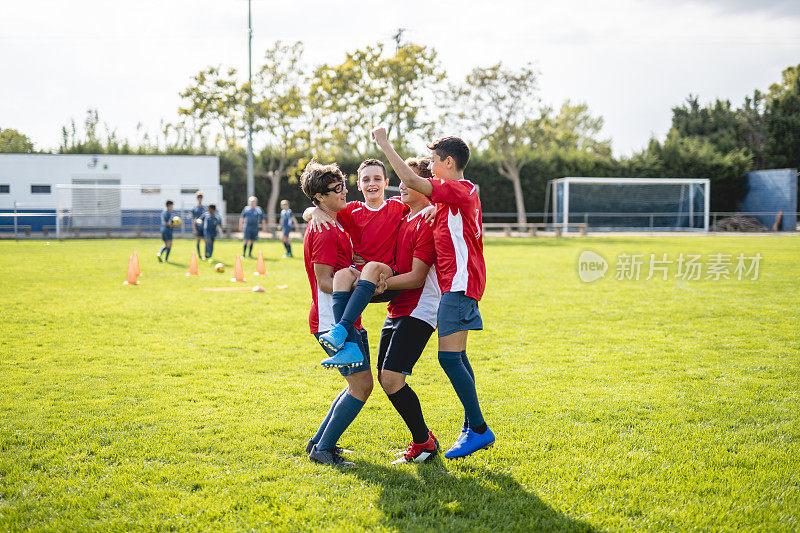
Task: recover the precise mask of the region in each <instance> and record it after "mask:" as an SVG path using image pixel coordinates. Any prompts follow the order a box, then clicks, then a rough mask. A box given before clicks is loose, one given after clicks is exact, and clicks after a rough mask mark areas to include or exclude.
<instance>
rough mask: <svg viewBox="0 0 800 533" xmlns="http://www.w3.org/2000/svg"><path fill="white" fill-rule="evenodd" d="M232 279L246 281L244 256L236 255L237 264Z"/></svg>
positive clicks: (234, 266)
mask: <svg viewBox="0 0 800 533" xmlns="http://www.w3.org/2000/svg"><path fill="white" fill-rule="evenodd" d="M231 281H245V279H244V269H242V256H241V255H237V256H236V264H234V265H233V277H232V278H231Z"/></svg>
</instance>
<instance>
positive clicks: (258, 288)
mask: <svg viewBox="0 0 800 533" xmlns="http://www.w3.org/2000/svg"><path fill="white" fill-rule="evenodd" d="M266 290H267V289H265V288H264V287H262V286H261V285H256V286H255V287H253V292H264V291H266Z"/></svg>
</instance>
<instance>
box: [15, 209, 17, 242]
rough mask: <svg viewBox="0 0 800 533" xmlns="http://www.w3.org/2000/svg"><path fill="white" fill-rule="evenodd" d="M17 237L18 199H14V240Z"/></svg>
mask: <svg viewBox="0 0 800 533" xmlns="http://www.w3.org/2000/svg"><path fill="white" fill-rule="evenodd" d="M16 239H17V201H16V200H14V240H16Z"/></svg>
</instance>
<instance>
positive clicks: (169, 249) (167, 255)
mask: <svg viewBox="0 0 800 533" xmlns="http://www.w3.org/2000/svg"><path fill="white" fill-rule="evenodd" d="M171 251H172V246H170V247H169V248H167V253H166V255H165V257H164V259H165V260H167V261H169V253H170V252H171Z"/></svg>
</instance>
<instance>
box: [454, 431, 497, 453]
mask: <svg viewBox="0 0 800 533" xmlns="http://www.w3.org/2000/svg"><path fill="white" fill-rule="evenodd" d="M492 444H494V433H492V430H491V429H489V428H486V431H485V432H483V433H475V432H474V431H473V430H472V428H467V430H466V431H462V432H461V435H459V437H458V440H457V441H456V443H455V444H453V447H452V448H450V449H449V450H447V451H446V452H445V454H444V456H445V457H446V458H448V459H458V458H459V457H466V456H468V455H472V454H473V453H475V452H477V451H478V450H482V449H484V448H488V447H489V446H491V445H492Z"/></svg>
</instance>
